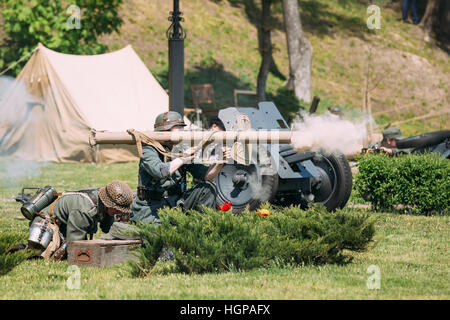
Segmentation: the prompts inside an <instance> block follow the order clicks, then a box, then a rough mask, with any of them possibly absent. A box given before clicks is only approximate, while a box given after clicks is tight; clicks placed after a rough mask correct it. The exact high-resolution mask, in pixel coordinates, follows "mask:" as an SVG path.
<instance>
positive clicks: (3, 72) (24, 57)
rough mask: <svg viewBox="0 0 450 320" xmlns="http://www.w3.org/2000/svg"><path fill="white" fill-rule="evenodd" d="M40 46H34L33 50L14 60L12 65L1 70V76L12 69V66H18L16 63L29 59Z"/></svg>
mask: <svg viewBox="0 0 450 320" xmlns="http://www.w3.org/2000/svg"><path fill="white" fill-rule="evenodd" d="M37 48H38V47H36V48H34V49H33V50H31V52H28V53H27V54H26V55H24V56H23V57H22V58H20V59H19V60H17V61H14V62H13V63H12V64H11V65H9V66H8V67H7V68H6V69H5V70H3V71H2V72H0V76H2V75H3V74H5V73H6V72H8V71H9V70H11V69H12V68H14V67H15V66H16V64H18V63H20V62H22V61H23V60H25V59H27V58H28V57H29V56H31V55H32V54H33V53H34V52H35V51H36V50H37Z"/></svg>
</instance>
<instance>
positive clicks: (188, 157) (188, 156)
mask: <svg viewBox="0 0 450 320" xmlns="http://www.w3.org/2000/svg"><path fill="white" fill-rule="evenodd" d="M196 151H197V150H196V148H194V147H191V148H189V149H187V150H185V151H184V152H183V157H182V158H181V160H183V163H188V162H191V161H192V160H194V157H195V153H196Z"/></svg>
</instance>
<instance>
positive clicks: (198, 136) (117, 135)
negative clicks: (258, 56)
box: [89, 130, 291, 146]
mask: <svg viewBox="0 0 450 320" xmlns="http://www.w3.org/2000/svg"><path fill="white" fill-rule="evenodd" d="M142 133H143V134H145V135H146V136H148V137H149V138H150V139H153V140H156V141H159V142H174V143H179V142H182V141H202V140H204V139H209V140H210V141H211V142H222V143H224V144H226V143H227V142H233V141H241V142H245V143H267V144H290V143H291V132H290V131H269V130H260V131H215V132H214V133H212V131H162V132H155V131H144V132H142ZM89 143H90V144H91V146H95V145H97V144H135V143H136V141H135V139H134V138H133V136H132V135H130V134H129V133H128V132H109V131H99V132H96V131H92V132H91V135H90V137H89Z"/></svg>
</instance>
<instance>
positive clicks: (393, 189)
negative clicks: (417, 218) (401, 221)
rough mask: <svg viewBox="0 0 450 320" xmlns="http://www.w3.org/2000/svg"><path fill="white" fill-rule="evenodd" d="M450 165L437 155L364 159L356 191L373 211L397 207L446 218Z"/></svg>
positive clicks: (381, 155)
mask: <svg viewBox="0 0 450 320" xmlns="http://www.w3.org/2000/svg"><path fill="white" fill-rule="evenodd" d="M449 177H450V162H449V161H448V160H446V159H441V158H440V157H439V155H437V154H425V155H405V156H398V157H389V156H387V155H384V154H378V155H370V156H367V157H364V158H363V159H362V160H361V161H360V163H359V173H358V174H357V175H356V177H355V188H356V191H357V192H358V194H359V195H361V196H362V197H363V198H364V199H366V200H367V201H370V202H371V204H372V206H373V208H374V209H376V210H392V209H394V208H395V207H396V206H398V205H402V206H405V207H406V209H408V210H410V211H412V212H415V213H425V214H433V213H444V214H448V212H449V204H450V179H449Z"/></svg>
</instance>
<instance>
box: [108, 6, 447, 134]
mask: <svg viewBox="0 0 450 320" xmlns="http://www.w3.org/2000/svg"><path fill="white" fill-rule="evenodd" d="M235 3H236V1H231V0H230V1H227V0H222V1H212V0H190V1H184V2H183V3H182V4H181V10H182V11H183V12H184V16H185V19H186V21H185V22H184V23H183V26H184V27H185V29H186V30H187V32H188V37H187V39H186V52H185V57H186V94H185V96H186V103H187V104H188V105H189V104H191V103H192V98H191V92H190V90H189V89H188V88H189V85H190V84H193V83H213V84H214V88H215V94H216V100H217V102H218V105H219V107H228V106H232V105H233V89H234V88H239V89H254V88H255V84H256V76H257V73H258V68H259V63H260V57H259V53H258V51H257V46H258V45H257V40H256V34H257V32H256V26H255V25H256V23H257V20H256V19H257V17H258V10H257V8H256V9H255V8H254V7H252V5H251V3H252V1H244V3H245V4H244V5H243V4H239V5H235V6H233V5H232V4H235ZM366 8H367V1H362V0H361V1H358V0H345V1H344V0H343V1H331V0H303V1H301V14H302V22H303V25H304V28H305V31H306V34H307V36H308V38H309V40H310V41H311V43H312V46H313V49H314V55H313V61H312V87H313V93H314V94H315V95H318V96H320V97H321V98H322V101H321V105H320V107H319V112H323V110H325V109H326V108H327V107H328V106H330V105H334V104H340V105H341V106H343V107H344V109H347V110H354V109H357V110H359V109H360V106H361V101H362V87H363V86H364V83H365V79H366V72H367V64H368V52H369V50H368V48H369V46H370V47H372V64H371V68H372V72H371V76H370V81H371V83H372V85H373V84H375V83H376V82H377V81H378V80H379V79H381V81H380V83H379V85H378V87H377V88H376V89H375V90H374V91H373V92H372V99H373V100H372V109H373V112H374V113H378V114H377V116H376V120H377V122H378V123H379V124H380V126H384V125H386V124H387V123H389V122H394V121H398V120H402V119H408V118H412V117H414V116H418V115H422V114H427V113H430V112H433V111H436V110H442V109H446V108H449V107H450V93H449V91H448V90H449V89H448V88H449V87H450V85H449V84H450V81H449V77H448V74H449V72H450V64H449V63H448V62H449V57H448V55H447V54H446V53H444V52H443V51H442V50H440V49H439V48H438V47H436V46H435V45H433V44H427V43H425V42H424V41H423V40H422V34H421V32H420V29H419V28H418V27H416V26H413V25H406V24H402V23H401V22H400V21H399V18H400V10H399V8H398V4H395V5H394V6H392V7H383V8H382V29H381V30H378V31H376V32H369V30H368V29H367V27H366V18H367V15H366ZM170 10H171V2H170V1H164V0H155V1H151V2H149V1H144V0H132V1H126V2H125V3H124V5H123V7H122V9H121V14H122V16H123V18H124V21H125V23H124V25H123V27H122V28H121V34H120V35H117V34H115V35H111V36H108V37H105V38H104V41H105V42H106V43H108V44H109V45H110V48H112V49H118V48H120V47H122V46H124V45H126V44H129V43H130V44H132V45H133V47H134V48H135V50H136V51H137V52H138V53H139V55H140V57H141V58H142V59H143V60H144V62H145V63H146V65H147V66H148V67H149V68H150V69H151V70H152V72H153V73H154V74H155V75H157V77H158V78H159V80H160V81H161V83H162V84H163V85H164V86H166V85H167V79H166V77H167V39H166V38H165V31H166V29H167V27H168V26H169V22H168V21H167V17H168V12H169V11H170ZM273 12H274V19H273V33H272V40H273V45H274V47H275V53H274V58H275V61H276V64H277V67H278V69H279V70H280V72H281V74H282V75H281V76H275V75H274V74H270V75H269V78H268V84H267V88H268V91H269V92H270V93H273V94H276V92H277V90H278V89H279V88H280V87H281V86H283V84H284V81H285V77H287V75H288V72H289V69H288V59H287V48H286V43H285V41H286V40H285V34H284V31H283V25H282V21H283V20H282V14H281V5H280V4H277V5H274V6H273ZM283 76H284V78H283ZM372 85H370V86H372ZM243 101H244V104H245V103H246V104H250V105H253V102H252V101H251V99H247V100H245V99H244V98H243ZM396 107H403V108H402V109H399V110H398V111H389V110H392V109H394V108H396ZM383 110H384V111H386V112H384V113H383ZM449 120H450V116H449V114H447V115H446V116H441V117H439V116H438V117H433V118H430V119H427V120H423V121H414V122H410V123H407V124H403V125H401V128H402V130H403V132H404V134H405V135H406V136H408V135H413V134H420V133H424V132H427V131H432V130H441V129H448V125H447V123H448V121H449ZM380 130H381V128H379V131H380Z"/></svg>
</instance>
